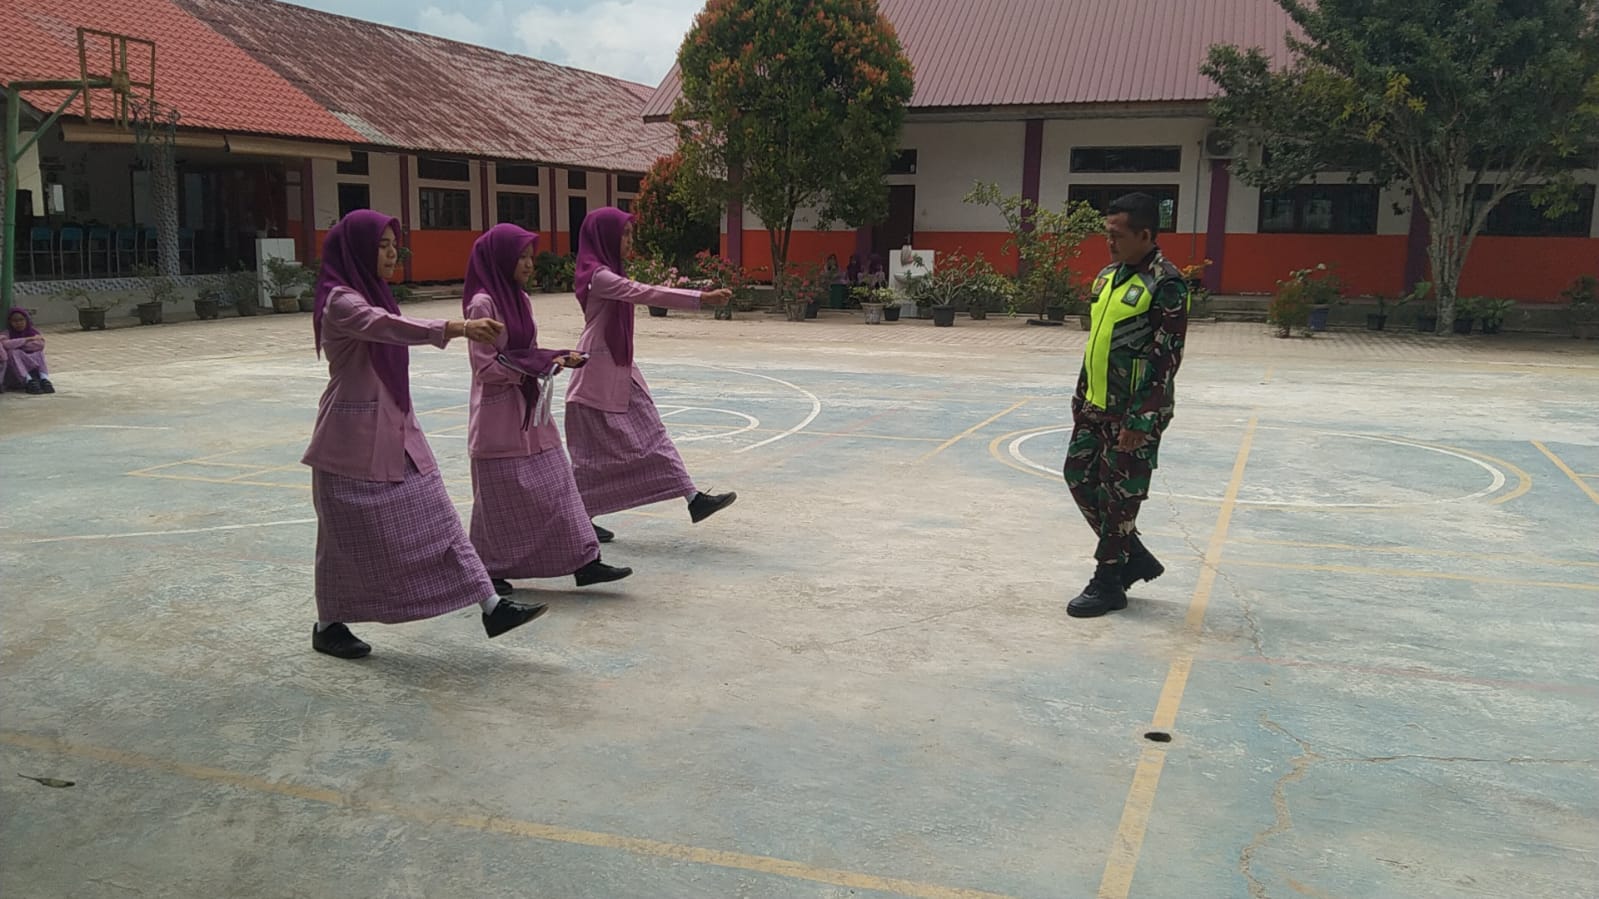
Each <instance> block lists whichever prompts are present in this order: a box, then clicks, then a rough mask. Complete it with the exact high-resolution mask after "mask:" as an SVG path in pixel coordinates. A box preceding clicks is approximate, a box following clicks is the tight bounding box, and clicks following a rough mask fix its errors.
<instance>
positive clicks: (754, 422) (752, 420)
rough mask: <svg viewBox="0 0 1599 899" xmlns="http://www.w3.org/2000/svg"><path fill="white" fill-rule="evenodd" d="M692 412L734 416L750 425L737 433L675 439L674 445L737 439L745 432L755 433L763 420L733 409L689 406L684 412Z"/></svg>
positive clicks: (725, 432)
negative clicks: (697, 441)
mask: <svg viewBox="0 0 1599 899" xmlns="http://www.w3.org/2000/svg"><path fill="white" fill-rule="evenodd" d="M691 410H692V411H695V412H720V413H722V414H723V415H731V416H733V417H735V418H742V419H744V420H745V421H747V422H749V424H747V425H745V426H744V427H742V428H739V429H738V430H736V431H723V432H721V433H718V434H699V435H696V436H693V437H673V438H672V441H673V442H674V443H693V442H694V441H696V440H715V439H717V438H723V437H736V436H738V435H739V434H742V433H744V432H745V431H753V430H755V429H756V428H758V427H760V426H761V420H760V419H759V418H756V417H755V416H753V415H745V414H744V413H743V412H734V411H733V410H732V409H712V408H711V407H709V406H688V407H685V408H684V409H683V410H682V411H684V412H688V411H691ZM673 414H676V413H673ZM689 427H693V425H689Z"/></svg>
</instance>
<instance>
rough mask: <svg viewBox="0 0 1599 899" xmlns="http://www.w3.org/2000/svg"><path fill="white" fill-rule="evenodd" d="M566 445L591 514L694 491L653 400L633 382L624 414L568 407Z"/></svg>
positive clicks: (691, 495) (582, 407)
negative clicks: (570, 452)
mask: <svg viewBox="0 0 1599 899" xmlns="http://www.w3.org/2000/svg"><path fill="white" fill-rule="evenodd" d="M566 445H567V447H568V448H570V449H571V451H572V473H573V475H575V476H576V478H577V489H578V491H579V492H581V493H582V494H583V505H584V506H586V507H587V508H588V513H589V515H590V516H598V515H609V514H610V513H612V512H620V511H622V510H623V509H635V508H638V507H639V506H647V505H649V504H651V503H659V502H665V501H666V500H669V499H688V498H691V497H693V496H694V494H695V493H696V492H697V491H696V490H695V488H694V479H693V478H691V477H689V476H688V469H687V468H685V467H683V457H682V456H679V455H678V454H677V447H676V446H674V445H673V444H672V438H671V437H670V436H668V435H667V433H666V425H665V424H664V423H662V421H661V414H660V413H659V412H657V411H655V401H654V400H652V399H650V395H649V394H648V393H646V392H645V391H644V390H643V388H641V387H639V386H638V384H637V383H636V382H635V383H634V384H633V392H632V395H631V396H629V397H628V401H627V411H626V412H601V411H600V410H598V409H595V408H593V407H592V406H584V405H580V404H578V403H567V404H566Z"/></svg>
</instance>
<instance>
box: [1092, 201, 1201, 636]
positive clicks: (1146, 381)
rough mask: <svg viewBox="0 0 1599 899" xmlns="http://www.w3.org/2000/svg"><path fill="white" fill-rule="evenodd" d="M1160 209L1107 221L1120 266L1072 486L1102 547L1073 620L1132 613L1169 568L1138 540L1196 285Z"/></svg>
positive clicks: (1099, 327)
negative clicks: (1172, 250)
mask: <svg viewBox="0 0 1599 899" xmlns="http://www.w3.org/2000/svg"><path fill="white" fill-rule="evenodd" d="M1159 233H1160V206H1159V204H1158V203H1157V202H1156V200H1155V199H1154V198H1153V197H1151V196H1149V195H1148V194H1143V193H1133V194H1128V195H1127V196H1124V197H1120V198H1118V199H1117V200H1115V201H1114V202H1112V203H1111V204H1110V207H1109V208H1108V209H1107V210H1106V214H1105V236H1106V240H1107V243H1108V244H1109V247H1110V255H1111V259H1112V260H1113V261H1112V263H1111V265H1109V266H1107V267H1105V269H1103V270H1102V271H1101V272H1100V273H1099V276H1098V277H1097V278H1096V279H1095V280H1094V284H1093V288H1092V292H1093V296H1092V300H1093V306H1092V309H1091V314H1090V318H1091V321H1092V326H1091V328H1090V329H1089V334H1088V346H1087V348H1086V350H1085V351H1084V356H1083V367H1082V370H1081V372H1080V373H1079V375H1078V378H1077V391H1076V393H1075V395H1074V396H1073V397H1072V421H1073V428H1072V436H1071V442H1070V444H1069V445H1068V448H1067V451H1066V462H1065V466H1064V471H1065V476H1066V484H1067V485H1068V486H1069V487H1070V488H1071V492H1072V497H1073V499H1075V500H1076V501H1077V506H1078V508H1079V509H1080V510H1081V511H1082V513H1083V517H1084V518H1085V519H1087V521H1088V526H1089V527H1090V528H1092V529H1093V531H1094V534H1095V537H1096V538H1097V544H1096V546H1095V550H1094V559H1095V561H1096V562H1097V567H1096V569H1095V571H1094V576H1093V578H1092V580H1090V581H1089V583H1088V586H1087V587H1085V588H1084V589H1083V591H1082V592H1081V593H1080V594H1078V595H1077V597H1076V598H1074V599H1072V600H1071V601H1070V602H1069V603H1068V604H1067V606H1066V611H1067V614H1069V615H1071V616H1072V617H1074V618H1093V617H1095V616H1098V615H1103V614H1105V613H1106V612H1112V611H1116V610H1118V609H1125V608H1127V591H1128V589H1129V588H1131V587H1132V586H1133V585H1134V584H1136V583H1137V582H1139V581H1153V580H1154V579H1155V578H1157V577H1160V576H1161V574H1163V573H1164V572H1165V570H1166V569H1165V567H1164V566H1162V565H1161V563H1160V562H1159V561H1158V560H1157V559H1156V558H1155V556H1154V555H1153V554H1152V553H1150V551H1149V550H1148V549H1147V548H1145V547H1144V545H1143V542H1142V541H1140V540H1139V539H1138V510H1139V507H1140V506H1141V505H1142V504H1143V502H1144V500H1145V498H1147V497H1148V495H1149V481H1150V476H1151V474H1152V473H1153V471H1154V469H1155V466H1156V464H1157V457H1158V452H1159V449H1160V441H1161V436H1162V435H1163V434H1164V433H1165V431H1166V426H1167V425H1168V424H1169V423H1170V422H1171V419H1172V410H1173V407H1174V403H1175V399H1176V395H1175V393H1174V384H1175V381H1176V377H1177V369H1178V366H1180V365H1181V364H1182V359H1183V341H1184V338H1185V336H1186V334H1187V332H1188V303H1189V297H1188V285H1187V283H1186V282H1185V281H1184V280H1183V277H1182V273H1181V272H1180V271H1179V270H1178V269H1177V267H1176V266H1174V265H1172V263H1171V262H1169V261H1167V259H1166V257H1165V256H1164V255H1163V254H1162V253H1161V251H1160V246H1159V244H1158V243H1157V242H1156V239H1157V237H1158V236H1159Z"/></svg>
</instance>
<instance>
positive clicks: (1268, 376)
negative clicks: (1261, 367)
mask: <svg viewBox="0 0 1599 899" xmlns="http://www.w3.org/2000/svg"><path fill="white" fill-rule="evenodd" d="M1276 373H1277V366H1275V365H1268V366H1266V376H1265V377H1264V378H1261V379H1260V383H1262V384H1270V383H1271V376H1272V375H1274V374H1276Z"/></svg>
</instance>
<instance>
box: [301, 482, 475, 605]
mask: <svg viewBox="0 0 1599 899" xmlns="http://www.w3.org/2000/svg"><path fill="white" fill-rule="evenodd" d="M311 502H312V504H313V505H315V506H316V518H317V531H316V610H317V618H319V619H321V620H322V621H343V622H346V623H353V622H357V621H381V622H383V623H384V624H396V623H399V622H401V621H416V620H418V619H421V618H433V617H435V616H438V615H444V614H447V613H450V612H454V611H455V610H457V609H464V608H466V607H467V606H471V605H476V604H477V603H478V602H480V601H482V600H484V599H487V598H489V597H490V596H493V595H494V584H493V583H492V582H491V581H490V580H489V573H488V572H487V571H486V570H484V568H483V562H482V560H481V559H479V558H478V554H477V550H475V549H473V548H472V541H470V540H468V539H467V536H466V529H465V528H463V527H461V517H460V515H458V514H457V513H456V511H455V505H454V504H453V503H452V502H450V494H449V493H448V492H447V491H446V490H445V489H444V477H443V476H442V475H440V474H439V472H438V471H436V470H435V471H434V472H433V473H432V474H427V475H425V474H422V473H421V472H419V471H417V469H416V466H415V465H414V464H412V463H411V461H410V460H409V459H407V460H406V474H405V480H404V481H403V482H401V483H399V484H392V483H389V482H388V481H359V480H356V479H354V478H347V477H343V476H342V475H336V474H329V473H328V472H325V471H318V470H316V469H314V468H313V469H312V470H311Z"/></svg>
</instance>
